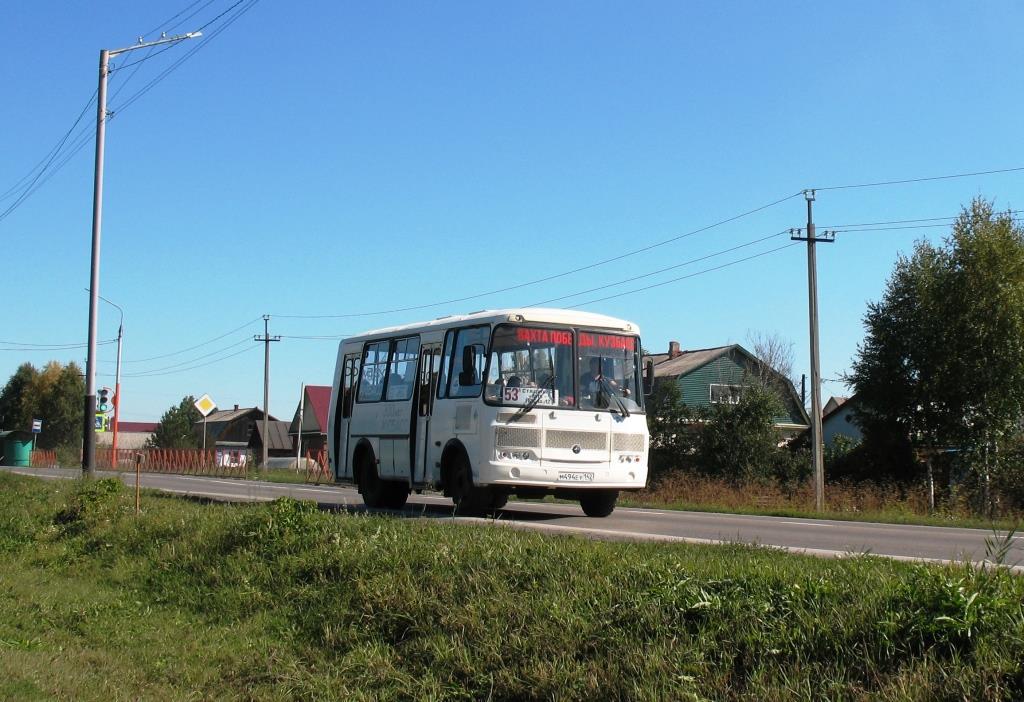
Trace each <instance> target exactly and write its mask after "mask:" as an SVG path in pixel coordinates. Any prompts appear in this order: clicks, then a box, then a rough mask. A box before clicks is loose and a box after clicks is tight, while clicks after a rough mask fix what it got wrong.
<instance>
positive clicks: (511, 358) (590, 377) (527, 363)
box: [484, 324, 641, 413]
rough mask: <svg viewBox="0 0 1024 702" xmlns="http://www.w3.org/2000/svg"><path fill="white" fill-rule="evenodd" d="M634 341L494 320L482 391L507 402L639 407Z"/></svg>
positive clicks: (489, 397) (498, 401) (622, 408)
mask: <svg viewBox="0 0 1024 702" xmlns="http://www.w3.org/2000/svg"><path fill="white" fill-rule="evenodd" d="M574 342H575V343H574ZM637 343H638V342H637V338H636V337H635V336H623V335H619V334H606V333H603V332H590V331H580V332H579V333H578V334H577V333H576V332H574V331H573V330H571V329H549V328H541V327H525V326H516V325H510V324H502V325H499V326H498V327H496V328H495V330H494V336H493V338H492V341H491V354H490V363H489V365H488V374H487V385H486V388H485V390H484V397H485V398H486V399H487V401H488V402H492V403H496V404H501V405H511V406H530V407H578V408H580V409H599V410H615V411H620V412H621V411H624V412H626V413H628V412H632V411H636V410H639V409H640V404H639V403H640V397H641V394H640V387H639V374H638V370H637V368H638V364H639V357H638V347H637ZM574 347H575V349H576V351H577V352H578V354H579V357H578V359H577V361H578V365H576V366H575V367H574V364H573V349H574ZM577 373H578V374H579V376H578V377H576V374H577Z"/></svg>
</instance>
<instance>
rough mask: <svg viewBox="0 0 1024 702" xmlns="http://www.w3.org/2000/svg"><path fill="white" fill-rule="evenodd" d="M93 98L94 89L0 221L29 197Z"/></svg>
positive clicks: (0, 216)
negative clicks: (41, 165)
mask: <svg viewBox="0 0 1024 702" xmlns="http://www.w3.org/2000/svg"><path fill="white" fill-rule="evenodd" d="M95 99H96V91H93V93H92V95H91V96H90V97H89V99H88V100H87V101H86V103H85V105H83V106H82V110H81V112H79V113H78V117H76V118H75V121H74V123H73V124H72V125H71V126H70V127H69V128H68V130H67V131H66V132H64V136H63V137H61V140H60V142H58V144H57V146H56V147H54V148H53V149H52V150H51V151H50V153H49V156H48V158H45V159H43V161H42V162H41V163H44V165H43V167H42V168H39V166H38V164H37V166H36V168H33V169H32V171H35V170H37V169H38V173H36V174H35V176H34V177H33V178H32V179H31V180H30V181H29V183H28V185H26V186H25V189H24V190H22V192H21V195H19V196H18V198H17V199H16V200H15V201H14V202H13V203H12V204H11V205H10V206H9V207H8V208H7V209H6V210H4V212H3V213H2V214H0V222H2V221H3V220H4V219H6V218H7V216H8V215H9V214H11V213H12V212H14V211H15V210H16V209H18V207H19V206H20V205H21V203H23V202H25V200H26V199H27V198H28V197H29V195H31V194H32V192H33V186H35V184H36V183H37V182H38V181H39V178H40V177H41V176H42V175H43V173H45V172H46V169H47V168H49V167H50V164H52V163H53V161H54V159H56V158H57V155H58V154H60V152H61V150H62V149H63V148H64V144H65V143H66V142H67V140H68V137H69V136H71V132H73V131H74V130H75V127H77V126H78V123H79V122H81V121H82V118H83V117H84V116H85V113H86V112H87V111H88V110H89V108H90V107H91V106H92V103H93V101H94V100H95ZM32 171H29V174H30V175H31V173H32ZM24 180H25V179H24V178H23V179H22V180H21V181H19V183H20V182H23V181H24ZM18 187H19V186H18V185H15V186H14V187H13V188H12V189H11V190H8V193H11V192H12V191H13V190H16V189H17V188H18ZM6 197H8V195H7V194H5V195H4V197H2V198H0V200H2V199H5V198H6Z"/></svg>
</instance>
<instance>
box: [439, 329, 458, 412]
mask: <svg viewBox="0 0 1024 702" xmlns="http://www.w3.org/2000/svg"><path fill="white" fill-rule="evenodd" d="M454 340H455V332H454V331H453V330H451V329H449V330H448V333H447V334H445V335H444V353H443V354H442V356H441V377H440V379H439V380H438V381H437V396H438V398H442V397H448V376H449V375H450V371H451V368H452V344H453V343H454Z"/></svg>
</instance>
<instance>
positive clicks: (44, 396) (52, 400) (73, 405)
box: [38, 363, 85, 449]
mask: <svg viewBox="0 0 1024 702" xmlns="http://www.w3.org/2000/svg"><path fill="white" fill-rule="evenodd" d="M51 376H52V377H51ZM42 377H46V379H47V380H46V386H45V392H42V393H40V395H39V409H38V411H39V417H40V418H41V419H42V420H43V431H42V433H41V434H40V435H39V447H40V448H45V449H52V448H57V447H58V446H74V447H78V446H81V444H82V425H83V421H84V416H83V413H84V412H85V378H84V377H83V375H82V369H81V368H79V367H78V365H77V364H76V363H68V364H67V365H66V366H63V367H62V366H61V365H60V364H59V363H57V364H53V365H51V364H48V365H47V368H46V370H45V371H44V373H43V374H41V378H42Z"/></svg>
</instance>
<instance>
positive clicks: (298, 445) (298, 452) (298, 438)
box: [295, 383, 306, 473]
mask: <svg viewBox="0 0 1024 702" xmlns="http://www.w3.org/2000/svg"><path fill="white" fill-rule="evenodd" d="M305 405H306V384H305V383H302V385H301V387H300V388H299V426H298V431H296V433H295V472H296V473H298V472H299V459H300V458H301V457H302V413H303V410H304V409H305Z"/></svg>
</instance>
